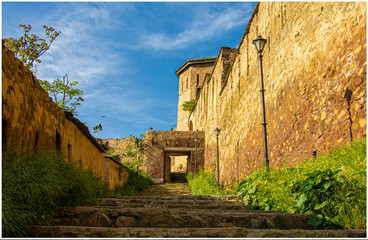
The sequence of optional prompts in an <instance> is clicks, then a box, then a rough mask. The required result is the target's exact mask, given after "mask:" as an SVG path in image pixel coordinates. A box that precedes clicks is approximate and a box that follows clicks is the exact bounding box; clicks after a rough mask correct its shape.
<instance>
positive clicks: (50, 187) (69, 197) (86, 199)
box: [2, 151, 110, 237]
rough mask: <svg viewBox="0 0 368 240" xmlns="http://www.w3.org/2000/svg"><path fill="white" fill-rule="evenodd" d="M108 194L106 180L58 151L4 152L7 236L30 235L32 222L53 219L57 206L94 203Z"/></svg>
mask: <svg viewBox="0 0 368 240" xmlns="http://www.w3.org/2000/svg"><path fill="white" fill-rule="evenodd" d="M107 194H110V191H109V189H108V186H107V185H106V184H105V183H104V182H103V181H101V180H100V179H98V178H96V177H94V176H93V175H92V173H91V172H86V171H82V170H80V169H79V168H77V167H75V166H74V165H72V164H68V163H66V162H65V161H64V160H63V158H62V156H61V155H60V154H58V153H52V152H49V153H24V152H15V151H7V152H3V158H2V223H3V224H2V232H3V237H26V236H27V232H28V231H29V226H30V225H33V224H36V225H37V224H48V223H49V222H50V221H51V214H52V210H53V209H54V208H55V207H61V206H77V205H89V204H94V203H95V202H96V199H97V198H98V197H101V196H104V195H107Z"/></svg>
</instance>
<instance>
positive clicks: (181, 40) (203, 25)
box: [140, 4, 253, 50]
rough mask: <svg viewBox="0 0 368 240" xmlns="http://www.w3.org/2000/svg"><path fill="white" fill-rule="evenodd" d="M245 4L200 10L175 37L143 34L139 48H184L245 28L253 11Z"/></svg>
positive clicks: (162, 34) (167, 34)
mask: <svg viewBox="0 0 368 240" xmlns="http://www.w3.org/2000/svg"><path fill="white" fill-rule="evenodd" d="M248 6H249V5H247V4H245V5H242V7H238V8H234V7H232V8H225V9H224V10H222V11H211V10H209V9H205V8H201V9H200V11H198V13H197V14H196V15H194V16H193V18H192V21H191V22H190V23H188V24H187V28H185V29H184V30H183V31H182V32H179V33H177V34H176V35H170V34H169V33H156V32H155V33H145V34H142V36H141V39H140V46H141V47H148V48H154V49H156V50H173V49H179V48H185V47H187V46H188V45H190V44H194V43H196V42H200V41H203V40H206V39H210V38H213V37H216V36H219V35H221V34H224V33H225V32H226V31H227V30H230V29H232V28H234V27H238V26H245V24H246V23H247V22H248V21H249V17H247V18H245V17H244V16H247V15H248V14H249V13H250V12H251V11H252V10H253V9H252V8H249V7H248Z"/></svg>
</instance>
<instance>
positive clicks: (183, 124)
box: [175, 57, 216, 131]
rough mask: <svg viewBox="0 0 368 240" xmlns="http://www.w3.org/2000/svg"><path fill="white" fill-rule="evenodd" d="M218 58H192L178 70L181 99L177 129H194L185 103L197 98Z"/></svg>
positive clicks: (179, 101)
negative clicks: (184, 109) (184, 106)
mask: <svg viewBox="0 0 368 240" xmlns="http://www.w3.org/2000/svg"><path fill="white" fill-rule="evenodd" d="M215 62H216V58H215V57H212V58H201V59H191V60H188V61H187V62H186V63H184V64H183V65H182V66H181V67H179V68H178V69H177V70H176V72H175V73H176V75H177V76H178V77H179V100H178V118H177V126H176V129H175V130H176V131H192V130H194V129H193V127H192V126H189V122H188V118H189V114H190V113H189V112H188V111H183V104H184V102H186V101H190V100H194V99H196V96H197V94H198V93H199V91H200V89H201V88H202V85H203V82H204V80H205V78H206V75H210V74H211V73H212V70H213V66H214V64H215Z"/></svg>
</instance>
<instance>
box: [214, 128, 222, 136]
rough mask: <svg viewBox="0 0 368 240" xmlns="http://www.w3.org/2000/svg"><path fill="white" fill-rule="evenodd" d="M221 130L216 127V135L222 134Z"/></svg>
mask: <svg viewBox="0 0 368 240" xmlns="http://www.w3.org/2000/svg"><path fill="white" fill-rule="evenodd" d="M220 132H221V130H220V129H219V128H216V129H215V135H216V136H218V135H220Z"/></svg>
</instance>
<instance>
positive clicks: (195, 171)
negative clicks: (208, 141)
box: [194, 137, 198, 179]
mask: <svg viewBox="0 0 368 240" xmlns="http://www.w3.org/2000/svg"><path fill="white" fill-rule="evenodd" d="M197 141H198V138H197V137H194V142H195V158H194V159H195V160H194V179H196V178H197Z"/></svg>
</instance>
